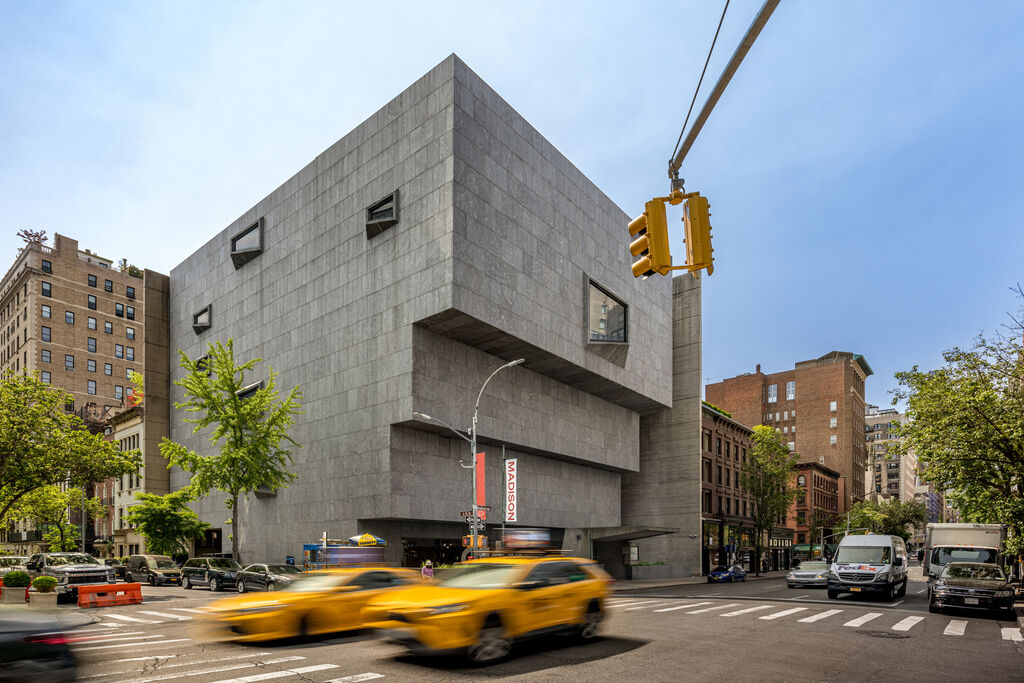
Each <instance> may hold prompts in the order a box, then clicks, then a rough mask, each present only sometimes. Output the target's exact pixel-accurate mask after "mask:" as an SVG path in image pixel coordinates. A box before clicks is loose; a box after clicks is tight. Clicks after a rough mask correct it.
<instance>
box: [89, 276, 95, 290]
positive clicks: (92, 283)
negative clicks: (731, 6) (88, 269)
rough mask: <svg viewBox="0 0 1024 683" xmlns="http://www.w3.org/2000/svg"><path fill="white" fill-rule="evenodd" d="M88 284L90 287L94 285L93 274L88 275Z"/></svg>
mask: <svg viewBox="0 0 1024 683" xmlns="http://www.w3.org/2000/svg"><path fill="white" fill-rule="evenodd" d="M89 286H90V287H95V286H96V276H95V275H90V276H89Z"/></svg>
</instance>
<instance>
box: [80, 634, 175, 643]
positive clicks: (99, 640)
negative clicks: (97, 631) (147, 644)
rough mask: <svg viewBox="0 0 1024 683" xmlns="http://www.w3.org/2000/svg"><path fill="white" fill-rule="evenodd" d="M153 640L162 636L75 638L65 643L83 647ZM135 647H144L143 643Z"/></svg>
mask: <svg viewBox="0 0 1024 683" xmlns="http://www.w3.org/2000/svg"><path fill="white" fill-rule="evenodd" d="M154 638H163V635H155V636H122V635H120V634H118V635H114V636H87V637H85V638H82V639H81V640H78V639H76V638H68V639H67V640H66V642H68V643H70V644H75V643H82V644H83V645H92V644H99V643H113V642H116V641H118V640H153V639H154ZM136 644H137V645H144V643H136Z"/></svg>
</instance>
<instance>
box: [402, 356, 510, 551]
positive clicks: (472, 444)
mask: <svg viewBox="0 0 1024 683" xmlns="http://www.w3.org/2000/svg"><path fill="white" fill-rule="evenodd" d="M524 362H526V359H525V358H518V359H516V360H514V361H512V362H510V363H505V364H504V365H502V366H501V367H500V368H498V369H497V370H495V371H494V372H492V373H491V374H490V376H489V377H488V378H487V379H485V380H484V383H483V386H481V387H480V392H479V393H477V395H476V404H475V405H474V406H473V423H472V426H471V427H470V428H469V436H468V437H467V436H466V435H465V434H463V433H462V432H460V431H459V430H457V429H455V427H452V426H451V425H450V424H448V423H447V422H445V421H444V420H439V419H438V418H436V417H431V416H430V415H427V414H425V413H420V412H413V417H418V418H420V419H423V420H427V421H429V422H436V423H438V424H440V425H442V426H444V427H447V428H448V429H449V430H451V431H452V432H454V433H455V434H457V435H458V436H459V438H460V439H462V440H464V441H468V442H469V458H470V464H469V465H466V464H465V463H463V462H462V460H461V459H460V460H459V465H461V466H462V467H463V468H465V469H471V470H473V500H472V503H471V505H470V508H469V509H470V513H469V514H470V529H471V531H470V534H471V536H470V538H472V540H473V545H474V546H475V545H476V544H477V529H478V526H477V520H478V519H479V517H478V514H477V513H478V512H479V510H478V505H477V493H478V491H477V484H476V481H477V474H476V421H477V415H478V413H479V411H480V398H481V397H482V396H483V395H484V389H486V388H487V384H488V383H489V382H490V381H491V380H492V379H494V376H495V375H497V374H498V373H499V372H501V371H502V370H505V369H506V368H511V367H514V366H516V365H519V364H521V363H524Z"/></svg>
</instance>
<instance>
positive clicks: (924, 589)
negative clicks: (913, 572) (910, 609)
mask: <svg viewBox="0 0 1024 683" xmlns="http://www.w3.org/2000/svg"><path fill="white" fill-rule="evenodd" d="M927 590H928V587H927V586H925V587H924V588H922V589H921V590H919V591H916V593H917V594H918V595H920V594H921V593H924V592H925V591H927Z"/></svg>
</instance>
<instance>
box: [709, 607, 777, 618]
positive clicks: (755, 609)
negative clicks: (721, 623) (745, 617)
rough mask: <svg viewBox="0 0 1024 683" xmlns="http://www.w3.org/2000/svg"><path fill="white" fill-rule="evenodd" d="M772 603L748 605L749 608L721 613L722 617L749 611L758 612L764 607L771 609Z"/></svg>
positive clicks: (735, 615)
mask: <svg viewBox="0 0 1024 683" xmlns="http://www.w3.org/2000/svg"><path fill="white" fill-rule="evenodd" d="M770 608H771V605H758V606H757V607H748V608H747V609H738V610H736V611H735V612H726V613H725V614H719V615H718V616H720V617H737V616H739V615H741V614H747V613H749V612H757V611H759V610H763V609H770Z"/></svg>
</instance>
